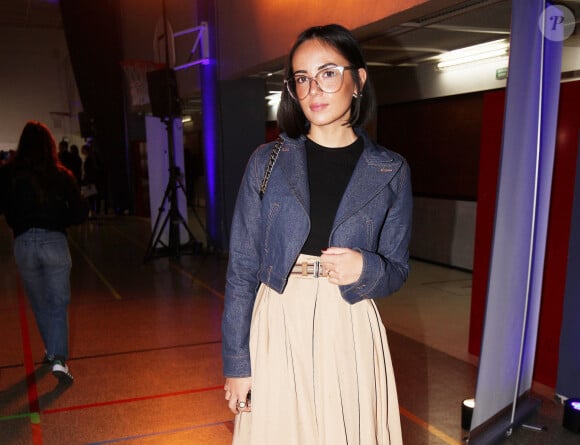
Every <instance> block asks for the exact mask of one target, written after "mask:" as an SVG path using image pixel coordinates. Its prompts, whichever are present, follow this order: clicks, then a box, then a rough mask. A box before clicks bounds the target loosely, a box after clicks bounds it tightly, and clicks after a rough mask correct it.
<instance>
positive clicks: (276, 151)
mask: <svg viewBox="0 0 580 445" xmlns="http://www.w3.org/2000/svg"><path fill="white" fill-rule="evenodd" d="M283 144H284V140H283V139H282V138H281V137H279V138H278V140H277V141H276V144H274V148H272V154H271V155H270V159H269V160H268V165H267V166H266V171H265V172H264V178H262V184H261V185H260V199H262V198H263V197H264V193H266V188H267V187H268V181H269V180H270V175H271V174H272V170H273V168H274V164H275V163H276V159H278V155H279V154H280V149H281V148H282V145H283Z"/></svg>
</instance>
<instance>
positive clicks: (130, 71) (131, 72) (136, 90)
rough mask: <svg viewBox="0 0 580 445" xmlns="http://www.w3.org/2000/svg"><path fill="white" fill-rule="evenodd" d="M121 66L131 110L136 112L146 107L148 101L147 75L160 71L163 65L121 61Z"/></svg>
mask: <svg viewBox="0 0 580 445" xmlns="http://www.w3.org/2000/svg"><path fill="white" fill-rule="evenodd" d="M121 66H122V67H123V72H124V73H125V80H126V82H127V86H128V91H129V103H130V106H131V108H133V109H134V110H136V109H137V110H138V109H141V108H143V107H144V106H146V105H148V104H149V103H150V100H149V90H148V89H147V73H148V72H149V71H155V70H158V69H161V68H163V67H164V66H165V64H163V63H156V62H152V61H149V60H123V61H121Z"/></svg>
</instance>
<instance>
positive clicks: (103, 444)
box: [85, 420, 231, 445]
mask: <svg viewBox="0 0 580 445" xmlns="http://www.w3.org/2000/svg"><path fill="white" fill-rule="evenodd" d="M228 422H231V420H228V421H224V422H213V423H206V424H203V425H192V426H188V427H184V428H177V429H174V430H168V431H160V432H156V433H149V434H140V435H138V436H127V437H119V438H116V439H109V440H105V441H101V442H90V443H87V444H85V445H106V444H108V443H119V442H127V441H131V440H137V439H145V438H147V437H158V436H167V435H171V434H177V433H182V432H185V431H193V430H198V429H201V428H210V427H212V426H219V425H224V424H226V423H228Z"/></svg>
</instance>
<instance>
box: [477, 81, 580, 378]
mask: <svg viewBox="0 0 580 445" xmlns="http://www.w3.org/2000/svg"><path fill="white" fill-rule="evenodd" d="M504 101H505V91H504V90H502V91H494V92H489V93H486V94H485V97H484V104H483V121H482V133H481V134H482V137H481V148H480V154H481V155H480V169H479V183H478V200H477V220H476V228H475V232H476V233H475V251H474V256H475V258H474V269H473V284H472V300H471V318H470V320H471V321H470V332H469V352H470V353H471V354H474V355H477V356H479V354H480V350H481V338H482V331H483V317H484V313H485V297H486V293H487V281H488V274H489V259H490V253H491V252H490V251H491V239H492V231H493V218H494V212H495V201H496V192H497V178H498V170H499V155H500V148H501V132H502V126H503V111H504ZM579 103H580V81H576V82H568V83H563V84H562V85H561V89H560V105H559V112H558V129H557V135H556V153H555V159H554V176H553V182H552V195H551V202H550V219H549V223H548V238H547V245H546V259H545V265H544V281H543V288H542V302H541V307H540V320H539V328H538V343H537V349H536V364H535V370H534V380H535V381H537V382H539V383H542V384H544V385H547V386H549V387H552V388H553V387H555V386H556V378H557V371H558V350H559V345H560V326H561V323H562V305H563V299H564V289H565V285H566V265H567V259H568V242H569V234H570V218H571V214H572V195H573V191H574V181H575V173H576V172H575V166H576V156H577V155H578V137H579V132H580V107H578V104H579Z"/></svg>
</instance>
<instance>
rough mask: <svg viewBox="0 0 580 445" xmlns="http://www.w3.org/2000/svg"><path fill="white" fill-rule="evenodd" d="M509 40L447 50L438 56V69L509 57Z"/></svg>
mask: <svg viewBox="0 0 580 445" xmlns="http://www.w3.org/2000/svg"><path fill="white" fill-rule="evenodd" d="M508 54H509V41H508V40H507V39H500V40H493V41H491V42H486V43H482V44H480V45H473V46H468V47H465V48H460V49H456V50H453V51H449V52H446V53H444V54H441V55H440V56H438V57H437V60H438V61H439V62H438V63H437V69H438V70H448V69H454V68H458V67H465V66H466V65H474V64H479V63H483V62H491V61H497V60H500V59H505V58H507V56H508Z"/></svg>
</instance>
